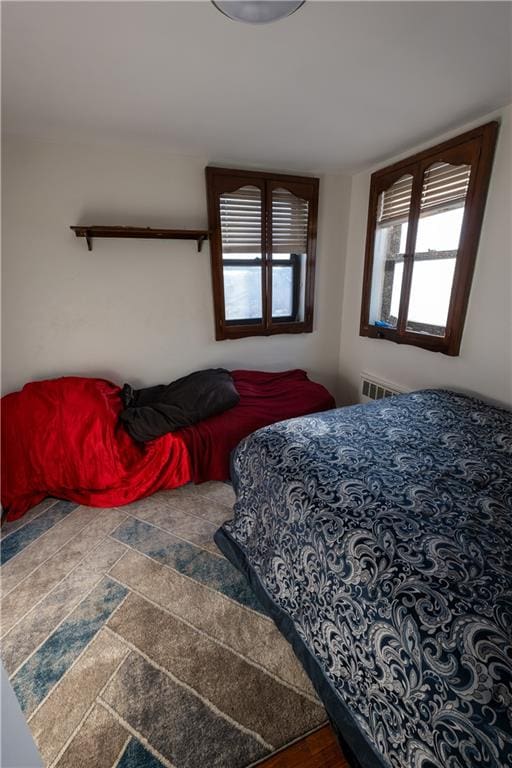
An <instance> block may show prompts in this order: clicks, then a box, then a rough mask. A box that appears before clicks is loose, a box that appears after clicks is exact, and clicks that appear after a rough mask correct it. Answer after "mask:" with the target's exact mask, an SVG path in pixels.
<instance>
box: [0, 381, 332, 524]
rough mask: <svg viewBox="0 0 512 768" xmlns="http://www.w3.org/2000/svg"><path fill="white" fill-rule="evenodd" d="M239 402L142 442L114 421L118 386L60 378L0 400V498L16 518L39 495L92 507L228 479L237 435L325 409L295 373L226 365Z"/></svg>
mask: <svg viewBox="0 0 512 768" xmlns="http://www.w3.org/2000/svg"><path fill="white" fill-rule="evenodd" d="M232 375H233V379H234V382H235V386H236V388H237V390H238V392H239V393H240V402H239V403H238V405H236V406H235V407H234V408H231V409H230V410H229V411H225V412H224V413H222V414H220V415H218V416H213V417H212V418H210V419H206V420H205V421H202V422H200V423H199V424H196V425H195V426H193V427H187V428H186V429H183V430H180V431H178V432H174V433H172V434H167V435H164V436H163V437H159V438H158V439H156V440H153V441H151V442H150V443H145V444H139V443H136V442H134V441H133V440H132V438H131V437H130V436H129V435H128V433H127V432H126V431H125V430H124V428H123V427H122V426H121V425H120V424H119V423H118V416H119V412H120V410H121V407H122V403H121V398H120V397H119V393H120V388H119V387H117V386H116V385H115V384H111V383H110V382H108V381H105V380H103V379H89V378H78V377H65V378H60V379H52V380H49V381H41V382H35V383H32V384H27V385H26V386H25V387H23V389H22V390H21V392H14V393H12V394H10V395H6V396H5V397H3V398H2V506H3V508H4V510H5V511H6V513H7V516H6V519H7V520H15V519H16V518H18V517H21V516H22V515H23V514H24V513H25V512H26V511H27V510H28V509H30V507H32V506H34V504H37V503H38V502H39V501H41V500H42V499H44V498H45V497H46V496H56V497H58V498H62V499H70V500H71V501H76V502H77V503H79V504H87V505H90V506H95V507H113V506H120V505H122V504H128V503H129V502H131V501H135V499H139V498H142V497H143V496H149V495H150V494H152V493H154V492H155V491H158V490H161V489H167V488H176V487H178V486H180V485H184V484H185V483H187V482H189V481H190V480H194V481H195V482H198V483H199V482H203V481H205V480H227V479H228V478H229V455H230V453H231V451H232V450H233V448H235V446H236V445H237V444H238V443H239V442H240V440H241V439H242V438H243V437H245V436H246V435H248V434H250V433H251V432H254V430H256V429H258V428H259V427H263V426H266V425H267V424H272V423H274V422H276V421H281V420H283V419H288V418H292V417H293V416H300V415H303V414H306V413H314V412H315V411H322V410H327V409H328V408H333V407H334V400H333V398H332V397H331V395H330V394H329V392H327V390H326V389H325V388H324V387H322V386H321V385H320V384H315V383H313V382H311V381H309V380H308V378H307V375H306V373H305V372H304V371H300V370H295V371H285V372H283V373H262V372H259V371H233V373H232Z"/></svg>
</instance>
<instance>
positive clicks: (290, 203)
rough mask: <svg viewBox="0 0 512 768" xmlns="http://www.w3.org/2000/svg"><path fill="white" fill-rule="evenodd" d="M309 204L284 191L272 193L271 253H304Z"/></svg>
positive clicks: (277, 190) (279, 190)
mask: <svg viewBox="0 0 512 768" xmlns="http://www.w3.org/2000/svg"><path fill="white" fill-rule="evenodd" d="M308 218H309V203H308V201H307V200H303V199H302V198H300V197H296V196H295V195H293V194H292V193H291V192H288V190H286V189H274V190H273V191H272V253H306V252H307V247H308Z"/></svg>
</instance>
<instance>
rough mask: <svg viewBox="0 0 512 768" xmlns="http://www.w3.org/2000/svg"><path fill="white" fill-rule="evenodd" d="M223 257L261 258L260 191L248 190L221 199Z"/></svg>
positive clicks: (231, 193)
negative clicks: (231, 254)
mask: <svg viewBox="0 0 512 768" xmlns="http://www.w3.org/2000/svg"><path fill="white" fill-rule="evenodd" d="M219 202H220V230H221V237H222V252H223V253H257V254H261V229H262V206H261V190H259V189H258V188H257V187H252V186H247V187H241V188H240V189H237V190H236V191H235V192H223V193H222V194H221V195H220V201H219Z"/></svg>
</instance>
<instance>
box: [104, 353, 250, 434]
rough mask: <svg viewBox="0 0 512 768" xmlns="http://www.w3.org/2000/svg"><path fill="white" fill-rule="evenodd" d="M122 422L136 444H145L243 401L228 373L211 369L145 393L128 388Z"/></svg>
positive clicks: (127, 385)
mask: <svg viewBox="0 0 512 768" xmlns="http://www.w3.org/2000/svg"><path fill="white" fill-rule="evenodd" d="M121 398H122V400H123V403H124V406H125V408H124V410H123V411H121V413H120V415H119V419H120V421H121V422H122V424H123V425H124V427H125V428H126V430H127V431H128V433H129V434H130V435H131V436H132V437H133V439H134V440H138V441H140V442H146V441H147V440H154V439H155V438H156V437H161V436H162V435H165V434H166V433H167V432H174V431H175V430H177V429H181V428H182V427H189V426H191V425H192V424H196V423H197V422H198V421H202V420H203V419H207V418H208V417H209V416H215V414H217V413H222V411H226V410H227V409H228V408H232V407H233V406H234V405H236V404H237V403H238V401H239V400H240V395H239V394H238V392H237V391H236V388H235V385H234V383H233V379H232V378H231V375H230V373H229V371H226V370H225V369H224V368H209V369H207V370H205V371H196V373H191V374H190V375H189V376H183V378H181V379H177V380H176V381H173V382H172V383H171V384H161V385H159V386H156V387H147V388H146V389H132V387H131V386H130V385H129V384H125V385H124V387H123V390H122V392H121Z"/></svg>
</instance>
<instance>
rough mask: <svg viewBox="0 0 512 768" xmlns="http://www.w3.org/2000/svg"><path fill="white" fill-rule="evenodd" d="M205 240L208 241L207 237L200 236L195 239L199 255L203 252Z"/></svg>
mask: <svg viewBox="0 0 512 768" xmlns="http://www.w3.org/2000/svg"><path fill="white" fill-rule="evenodd" d="M205 240H208V235H200V236H199V237H198V238H197V252H198V253H201V251H202V250H203V243H204V241H205Z"/></svg>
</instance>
